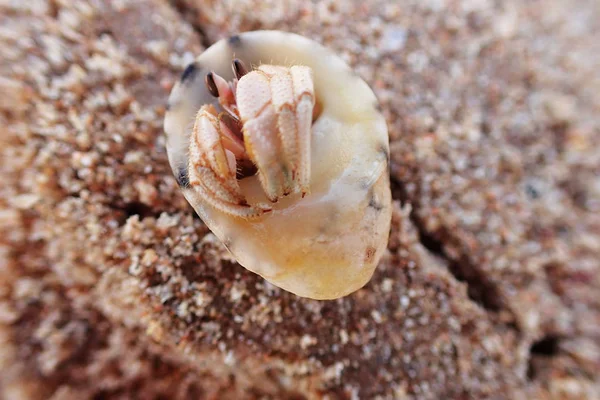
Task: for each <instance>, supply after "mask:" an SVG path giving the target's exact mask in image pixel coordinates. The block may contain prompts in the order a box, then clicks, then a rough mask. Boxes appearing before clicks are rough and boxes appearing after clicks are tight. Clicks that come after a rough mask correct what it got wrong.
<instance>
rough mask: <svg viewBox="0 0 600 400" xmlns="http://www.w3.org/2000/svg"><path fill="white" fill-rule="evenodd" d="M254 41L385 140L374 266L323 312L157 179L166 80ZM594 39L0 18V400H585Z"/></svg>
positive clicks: (591, 14)
mask: <svg viewBox="0 0 600 400" xmlns="http://www.w3.org/2000/svg"><path fill="white" fill-rule="evenodd" d="M253 29H281V30H288V31H293V32H296V33H300V34H304V35H306V36H308V37H310V38H313V39H315V40H318V41H320V42H322V43H324V44H325V45H327V46H328V47H330V48H331V49H333V50H334V51H336V52H337V53H338V54H340V55H341V56H342V57H343V58H344V59H345V60H346V61H347V62H348V63H350V64H351V65H352V66H353V67H354V68H355V70H356V72H357V73H358V74H359V75H361V76H362V77H363V78H364V79H365V80H366V81H367V82H368V83H369V84H370V85H371V86H372V87H373V89H374V90H375V92H376V94H377V96H378V98H379V99H380V101H381V105H382V110H383V113H384V114H385V116H386V118H387V120H388V122H389V128H390V139H391V178H392V190H393V197H394V215H393V221H392V231H391V236H390V243H389V246H388V252H387V254H386V255H384V258H383V260H382V262H381V264H380V266H379V267H378V269H377V271H376V273H375V275H374V277H373V279H372V281H371V282H370V283H369V284H367V285H366V286H365V287H364V288H363V289H361V290H360V291H358V292H356V293H354V294H353V295H351V296H348V297H346V298H343V299H340V300H337V301H329V302H318V301H312V300H306V299H301V298H298V297H296V296H294V295H292V294H289V293H287V292H284V291H282V290H280V289H278V288H276V287H274V286H272V285H270V284H268V283H266V282H265V281H264V280H262V279H261V278H260V277H258V276H255V275H253V274H252V273H250V272H248V271H246V270H245V269H243V268H242V267H240V266H239V265H238V264H236V263H235V261H234V260H233V259H232V258H231V257H230V256H229V254H228V252H227V250H226V249H225V248H224V247H223V246H222V245H221V244H220V243H219V242H218V240H216V238H215V237H214V236H213V235H212V234H211V233H210V232H209V231H208V229H207V228H206V227H205V226H204V225H203V223H202V222H201V221H200V220H199V219H198V218H197V217H196V216H195V215H194V213H193V211H192V209H191V207H190V206H189V205H188V204H187V203H186V201H185V199H184V198H183V196H182V195H181V194H180V192H179V189H178V187H177V184H176V182H175V179H174V177H173V176H172V174H171V172H170V169H169V166H168V162H167V158H166V150H165V138H164V135H163V132H162V119H163V116H164V112H165V106H166V99H167V96H168V93H169V91H170V88H171V87H172V85H173V83H174V82H175V81H176V80H177V79H179V76H180V74H181V72H182V70H183V69H184V68H185V66H186V65H187V64H188V63H189V62H190V61H191V60H192V59H193V58H194V57H195V56H196V55H197V54H199V53H200V52H201V51H202V50H203V48H205V47H206V46H208V45H210V44H211V43H214V42H215V41H216V40H218V39H220V38H226V37H229V36H231V35H234V34H235V33H237V32H240V31H246V30H253ZM599 37H600V5H599V4H598V2H596V1H593V0H589V1H586V0H577V1H573V2H560V1H558V0H554V1H553V0H536V1H528V2H521V1H517V0H511V1H506V2H494V1H485V0H482V1H472V0H471V1H468V0H463V1H451V0H448V1H443V0H435V1H434V0H428V1H400V2H392V1H388V2H385V1H375V0H368V1H365V2H354V1H351V0H346V1H337V2H333V1H322V2H321V1H319V2H308V1H301V2H300V1H298V2H289V1H282V2H275V1H268V0H260V1H232V0H220V1H202V2H201V1H197V2H194V1H173V2H167V1H161V0H145V1H116V0H115V1H106V0H97V1H92V2H89V3H88V2H83V1H77V2H70V1H66V0H58V1H43V0H39V1H27V2H26V1H21V2H17V1H8V0H6V1H2V2H0V60H2V61H0V93H2V100H1V101H0V122H1V125H0V126H1V128H0V132H1V134H0V152H1V159H0V169H1V173H2V181H1V182H2V183H1V184H0V371H1V372H0V398H6V399H21V398H22V399H48V398H50V399H87V398H90V399H91V398H94V399H102V398H111V399H112V398H123V399H125V398H140V399H151V398H181V399H198V398H203V399H204V398H206V399H210V398H214V399H254V398H274V399H275V398H277V399H279V398H281V399H304V398H306V399H312V398H329V399H347V398H348V399H358V398H360V399H371V398H382V399H383V398H390V399H391V398H398V399H402V398H407V399H466V398H476V399H484V398H490V399H504V398H506V399H519V398H536V399H562V398H572V399H595V398H599V397H600V374H599V373H598V371H600V151H599V150H598V149H599V148H600V147H599V146H600V117H599V115H600V95H599V93H600V73H599V72H598V71H600V40H599V39H598V38H599ZM378 396H379V397H378Z"/></svg>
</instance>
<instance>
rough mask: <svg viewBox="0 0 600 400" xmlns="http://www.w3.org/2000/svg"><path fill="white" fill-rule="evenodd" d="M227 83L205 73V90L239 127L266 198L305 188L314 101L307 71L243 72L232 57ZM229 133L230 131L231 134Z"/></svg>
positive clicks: (263, 68) (301, 68)
mask: <svg viewBox="0 0 600 400" xmlns="http://www.w3.org/2000/svg"><path fill="white" fill-rule="evenodd" d="M232 68H233V72H234V75H235V79H234V80H233V81H232V82H231V83H228V82H227V81H226V80H225V79H223V78H222V77H220V76H219V75H217V74H215V73H213V72H210V73H208V74H207V76H206V86H207V88H208V90H209V92H210V93H211V94H212V95H213V96H215V97H218V99H219V104H220V105H221V106H222V107H223V109H224V110H226V112H227V113H228V114H229V115H230V116H231V119H233V120H236V121H239V124H237V125H236V127H240V126H241V132H242V134H243V145H244V147H245V151H246V154H245V157H246V158H247V159H249V160H250V161H252V163H253V165H254V166H256V168H257V169H258V176H259V180H260V183H261V185H262V188H263V190H264V192H265V195H266V197H267V198H268V199H269V200H270V201H271V202H273V203H274V202H277V201H278V200H279V199H280V198H281V197H283V196H287V195H289V194H292V193H301V194H302V196H303V197H304V195H306V194H307V193H308V192H309V190H310V136H311V131H310V129H311V125H312V120H313V109H314V105H315V96H314V87H313V82H312V71H311V69H310V68H308V67H305V66H292V67H290V68H286V67H282V66H275V65H261V66H259V67H258V68H257V69H256V70H254V71H250V72H248V70H247V69H246V67H245V65H244V64H243V63H242V62H241V61H240V60H237V59H234V60H233V63H232ZM235 133H237V132H234V136H235Z"/></svg>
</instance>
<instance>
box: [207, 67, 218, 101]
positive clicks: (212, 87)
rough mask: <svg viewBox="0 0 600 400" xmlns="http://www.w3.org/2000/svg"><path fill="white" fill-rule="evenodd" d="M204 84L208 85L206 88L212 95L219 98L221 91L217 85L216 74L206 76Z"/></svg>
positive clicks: (210, 73) (211, 73)
mask: <svg viewBox="0 0 600 400" xmlns="http://www.w3.org/2000/svg"><path fill="white" fill-rule="evenodd" d="M204 82H205V83H206V87H207V88H208V91H209V92H210V94H212V95H213V96H214V97H219V89H217V84H216V83H215V74H214V73H213V72H212V71H210V72H209V73H208V74H206V77H205V78H204Z"/></svg>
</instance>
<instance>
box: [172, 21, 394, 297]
mask: <svg viewBox="0 0 600 400" xmlns="http://www.w3.org/2000/svg"><path fill="white" fill-rule="evenodd" d="M234 59H239V60H241V61H242V62H243V64H237V67H238V69H242V70H243V71H242V72H240V71H239V70H238V73H237V74H235V75H237V78H239V80H238V79H236V76H234V71H232V68H231V66H232V60H234ZM236 62H237V61H236ZM244 65H246V66H249V68H248V69H250V71H249V72H247V71H245V70H244ZM235 68H236V67H235V65H234V70H235ZM211 71H212V72H213V74H212V75H210V77H209V78H208V80H209V81H210V83H209V85H211V90H210V91H209V89H208V87H207V83H206V79H207V74H209V72H211ZM246 72H247V73H246ZM220 77H223V78H224V79H221V78H220ZM229 82H233V83H229ZM211 91H212V92H213V93H215V91H217V92H218V93H219V98H218V99H217V98H215V97H214V96H213V95H211ZM168 105H169V107H168V111H167V113H166V116H165V124H164V128H165V132H166V135H167V151H168V155H169V162H170V164H171V167H172V169H173V173H174V174H175V176H176V177H177V180H178V182H179V184H180V186H181V188H182V191H183V193H184V195H185V197H186V198H187V200H188V201H189V202H190V204H191V205H192V206H193V207H194V209H195V210H196V212H197V213H198V215H199V216H200V217H201V218H202V220H203V221H204V222H205V223H206V225H207V226H208V227H209V228H210V229H211V230H212V231H213V232H214V234H215V235H216V236H217V237H218V238H219V239H220V240H221V241H222V242H223V243H224V244H225V246H227V248H228V249H229V250H230V251H231V253H232V254H233V255H234V257H235V258H236V259H237V260H238V262H239V263H240V264H241V265H243V266H244V267H246V268H247V269H249V270H250V271H253V272H255V273H257V274H259V275H261V276H262V277H264V278H265V279H266V280H268V281H269V282H271V283H273V284H275V285H277V286H279V287H281V288H283V289H285V290H288V291H290V292H292V293H295V294H297V295H299V296H304V297H310V298H313V299H335V298H338V297H342V296H345V295H347V294H349V293H352V292H353V291H355V290H357V289H359V288H361V287H362V286H363V285H365V284H366V283H367V282H368V281H369V279H370V278H371V276H372V274H373V271H374V269H375V267H376V266H377V263H378V261H379V259H380V258H381V255H382V254H383V252H384V251H385V248H386V246H387V240H388V235H389V228H390V220H391V193H390V187H389V174H388V159H389V146H388V133H387V127H386V123H385V119H384V117H383V116H382V115H381V113H380V112H379V111H378V102H377V99H376V98H375V95H374V94H373V92H372V91H371V89H370V88H369V87H368V86H367V84H366V83H365V82H364V81H363V80H362V79H361V78H360V77H359V76H358V75H357V74H355V73H354V72H353V71H352V70H351V69H350V68H349V67H348V66H347V65H346V64H345V63H344V62H343V61H342V60H341V59H340V58H339V57H337V56H335V55H334V54H332V53H331V52H330V51H329V50H327V49H326V48H324V47H323V46H321V45H320V44H318V43H315V42H314V41H312V40H309V39H307V38H304V37H301V36H298V35H295V34H290V33H284V32H278V31H255V32H247V33H243V34H240V35H238V36H234V37H231V38H229V39H228V40H222V41H219V42H218V43H216V44H214V45H213V46H211V47H210V48H209V49H207V50H206V51H205V52H204V53H203V54H202V55H200V56H199V57H198V58H197V59H196V61H195V62H194V63H193V64H191V65H189V66H188V67H187V68H186V69H185V71H184V73H183V75H182V77H181V80H180V81H179V82H178V83H177V84H176V85H175V87H174V88H173V91H172V92H171V96H170V97H169V103H168ZM219 110H221V111H222V112H223V111H224V110H228V111H227V112H226V113H225V114H227V115H224V113H219ZM313 112H314V113H313ZM311 117H312V118H311ZM236 118H239V120H240V121H239V122H238V123H235V120H236ZM311 119H312V126H310V125H311V121H310V120H311ZM219 121H222V123H220V122H219ZM309 126H310V128H309ZM232 132H233V133H232ZM242 134H243V139H241V135H242ZM244 163H245V165H250V166H252V164H254V166H256V167H258V172H257V173H254V171H253V172H252V173H248V172H245V175H246V176H243V174H241V173H240V171H239V168H240V166H241V165H242V164H244ZM236 169H237V177H236Z"/></svg>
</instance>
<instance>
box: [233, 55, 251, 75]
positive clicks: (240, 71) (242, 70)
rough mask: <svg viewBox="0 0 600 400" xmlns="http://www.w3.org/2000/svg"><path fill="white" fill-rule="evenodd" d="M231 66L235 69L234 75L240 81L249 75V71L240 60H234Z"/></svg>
mask: <svg viewBox="0 0 600 400" xmlns="http://www.w3.org/2000/svg"><path fill="white" fill-rule="evenodd" d="M231 66H232V68H233V74H234V75H235V77H236V79H238V80H240V79H241V77H242V76H244V75H246V74H247V73H248V69H247V68H246V66H245V65H244V63H243V62H242V60H240V59H239V58H234V59H233V62H232V63H231Z"/></svg>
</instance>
